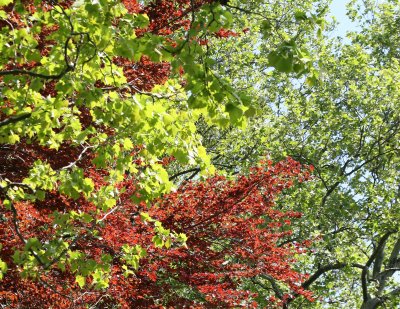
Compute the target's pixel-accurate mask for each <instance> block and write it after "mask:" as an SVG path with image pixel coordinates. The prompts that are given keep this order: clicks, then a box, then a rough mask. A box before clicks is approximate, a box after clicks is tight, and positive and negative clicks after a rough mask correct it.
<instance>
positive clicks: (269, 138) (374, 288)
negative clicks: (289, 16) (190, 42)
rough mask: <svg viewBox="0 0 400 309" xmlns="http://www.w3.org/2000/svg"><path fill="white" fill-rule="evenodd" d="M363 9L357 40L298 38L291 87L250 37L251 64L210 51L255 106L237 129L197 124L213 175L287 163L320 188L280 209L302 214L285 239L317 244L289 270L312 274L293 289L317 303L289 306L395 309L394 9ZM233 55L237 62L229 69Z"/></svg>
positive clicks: (222, 45)
mask: <svg viewBox="0 0 400 309" xmlns="http://www.w3.org/2000/svg"><path fill="white" fill-rule="evenodd" d="M374 4H375V2H374ZM365 9H366V12H362V11H361V10H362V9H360V11H359V12H361V13H359V15H355V16H358V17H359V18H360V19H361V20H364V22H363V29H362V31H361V32H360V33H353V34H351V36H350V39H352V41H351V42H350V43H347V44H346V43H343V42H341V40H339V39H335V38H333V39H332V38H328V37H324V36H323V37H320V39H319V40H315V38H313V37H311V36H305V37H303V38H301V39H302V40H300V41H299V42H298V44H303V45H304V48H306V49H307V50H308V51H309V54H310V55H311V59H312V62H313V63H314V64H315V65H313V67H311V69H310V70H309V73H308V74H307V75H306V76H303V77H301V78H298V76H297V75H296V74H293V73H296V72H291V73H289V74H288V73H286V74H282V72H279V70H275V71H272V70H271V69H270V68H269V67H268V62H269V61H270V59H268V57H267V55H268V53H267V52H266V51H268V50H269V49H270V47H269V44H270V42H269V41H268V39H267V40H265V41H264V40H263V41H261V42H260V41H259V32H258V31H257V29H252V30H253V31H250V32H249V34H248V36H251V38H240V39H239V40H238V41H239V43H240V44H242V47H243V48H242V50H243V49H244V50H246V48H247V49H248V48H249V46H257V52H256V53H252V54H250V53H242V52H241V51H240V49H235V47H234V46H235V45H234V44H235V43H232V42H230V43H226V42H217V43H216V44H217V45H218V48H215V51H214V52H215V53H216V54H217V57H219V58H220V59H221V60H220V61H219V63H223V65H221V66H215V67H214V69H216V70H218V73H219V74H220V75H221V76H229V78H231V80H233V81H234V83H235V84H236V83H237V85H238V86H237V88H239V89H240V88H243V89H250V90H251V91H252V93H253V94H252V95H253V97H255V98H257V99H258V104H259V106H258V108H256V110H257V111H256V113H257V115H258V118H256V119H254V121H252V122H250V123H249V124H248V128H247V129H246V130H243V129H242V130H241V129H236V128H229V129H228V130H224V131H221V130H220V129H219V128H217V127H207V126H206V125H203V124H201V126H200V130H199V131H200V132H201V133H202V134H203V135H204V137H205V140H206V141H209V143H207V144H205V146H206V147H207V149H208V150H209V151H210V152H211V153H213V154H214V160H213V162H214V164H215V165H216V166H222V167H223V168H224V169H225V170H226V171H227V172H231V173H237V172H239V171H243V170H245V169H246V168H247V167H248V166H251V164H253V162H254V161H256V160H257V159H258V158H259V156H260V155H262V154H265V153H269V155H270V157H271V158H273V159H274V160H277V159H279V158H282V157H285V156H287V155H290V156H292V157H293V158H295V159H296V160H298V161H300V162H302V163H306V164H312V165H313V166H315V171H316V173H315V175H316V177H317V179H318V181H314V182H311V183H308V184H307V186H309V187H308V188H307V189H297V190H295V191H292V192H290V194H287V195H284V196H282V197H281V198H280V200H279V201H278V203H279V204H280V205H282V206H283V207H287V209H291V210H296V211H299V212H302V213H303V214H304V217H303V218H305V219H304V221H301V223H300V224H299V225H298V226H297V225H296V223H294V224H293V225H292V227H293V229H294V234H293V239H296V240H298V241H301V240H302V239H310V238H312V239H313V238H321V239H320V240H319V241H315V242H313V252H312V254H310V255H309V257H308V258H307V259H304V260H302V261H301V263H302V265H301V266H299V267H300V269H303V271H307V272H308V273H310V274H311V276H310V278H309V279H308V280H307V281H305V282H304V283H303V286H304V287H307V288H310V289H311V290H312V291H313V292H314V293H315V294H314V295H315V297H316V299H317V300H318V301H317V302H316V303H312V304H308V303H307V302H303V300H299V299H296V300H291V301H290V304H289V307H290V306H291V305H293V306H294V307H296V306H301V307H304V308H306V307H311V308H326V307H332V308H337V307H354V308H356V307H362V308H377V307H378V306H383V305H386V306H387V307H396V306H397V305H398V299H399V298H398V295H399V291H400V290H399V282H398V280H397V278H396V273H398V270H399V269H398V262H399V225H398V219H397V218H399V216H400V214H399V209H400V208H399V199H398V197H399V195H398V194H399V188H398V179H399V174H398V168H397V167H398V163H399V145H398V140H399V114H398V110H399V100H398V87H399V84H398V80H399V66H398V65H399V63H398V46H397V45H396V44H397V41H396V40H395V39H393V38H394V37H395V36H396V33H397V32H396V30H397V29H398V28H395V27H393V25H395V24H396V22H397V19H398V3H397V1H387V2H385V3H380V4H379V5H378V6H374V5H373V4H372V1H371V2H366V8H365ZM350 12H351V13H352V14H353V13H354V14H356V13H357V10H351V11H350ZM370 17H372V18H370ZM245 18H246V16H244V17H243V19H245ZM309 18H312V15H310V14H308V15H306V18H304V21H305V20H307V19H309ZM364 18H366V19H367V20H365V19H364ZM243 22H245V21H243ZM331 27H332V26H331V25H327V29H330V28H331ZM251 34H253V35H251ZM255 42H257V43H255ZM263 51H264V52H263ZM232 53H236V54H235V58H237V59H240V60H239V61H238V62H235V63H232V62H229V59H230V58H232ZM239 63H240V64H239ZM250 71H254V72H255V73H254V74H250ZM258 72H261V73H259V74H258ZM243 76H245V78H243ZM266 287H267V288H272V284H270V283H268V282H267V286H266ZM259 288H260V287H259ZM260 290H262V288H260Z"/></svg>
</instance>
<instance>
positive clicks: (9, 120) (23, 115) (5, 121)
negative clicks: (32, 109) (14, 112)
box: [0, 113, 32, 127]
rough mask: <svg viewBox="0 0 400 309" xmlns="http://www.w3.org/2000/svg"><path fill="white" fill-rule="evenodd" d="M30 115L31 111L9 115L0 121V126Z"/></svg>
mask: <svg viewBox="0 0 400 309" xmlns="http://www.w3.org/2000/svg"><path fill="white" fill-rule="evenodd" d="M31 115H32V114H31V113H26V114H21V115H18V116H14V117H10V118H7V119H4V120H2V121H0V127H3V126H6V125H8V124H10V123H16V122H18V121H21V120H24V119H26V118H29V117H31Z"/></svg>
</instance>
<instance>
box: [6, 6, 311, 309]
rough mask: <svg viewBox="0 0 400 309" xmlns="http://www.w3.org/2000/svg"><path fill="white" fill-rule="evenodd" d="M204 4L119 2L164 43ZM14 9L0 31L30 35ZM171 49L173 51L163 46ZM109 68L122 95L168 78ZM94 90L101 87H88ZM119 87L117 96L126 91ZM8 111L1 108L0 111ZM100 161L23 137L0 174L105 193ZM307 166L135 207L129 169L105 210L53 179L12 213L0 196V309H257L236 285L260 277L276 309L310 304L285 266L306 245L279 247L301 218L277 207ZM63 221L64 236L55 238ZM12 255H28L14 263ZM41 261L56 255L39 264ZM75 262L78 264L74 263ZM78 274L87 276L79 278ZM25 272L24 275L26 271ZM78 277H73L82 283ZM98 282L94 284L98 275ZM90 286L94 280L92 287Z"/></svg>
mask: <svg viewBox="0 0 400 309" xmlns="http://www.w3.org/2000/svg"><path fill="white" fill-rule="evenodd" d="M211 2H212V1H207V0H206V1H194V0H190V1H189V0H180V1H167V0H162V1H154V2H152V3H151V4H149V5H147V6H143V5H141V4H139V3H138V2H136V1H133V0H131V1H123V3H124V5H125V7H126V8H127V9H128V11H129V12H130V13H140V14H147V16H148V17H149V24H148V25H147V26H146V27H145V28H140V27H139V29H136V30H135V31H136V35H137V36H138V37H140V36H145V35H146V33H151V34H154V35H159V36H168V35H170V34H171V33H174V32H175V31H177V30H178V29H186V30H187V29H189V28H190V20H189V19H188V15H190V14H191V12H193V11H194V10H196V9H198V8H200V7H201V6H202V5H204V4H208V3H211ZM71 4H72V1H64V2H60V3H58V4H57V5H59V6H60V7H64V8H68V7H70V6H71ZM13 5H14V4H13V3H12V4H9V5H7V6H5V7H4V8H3V9H4V11H5V12H7V14H8V17H7V20H6V21H5V20H1V21H0V23H1V24H0V27H1V28H4V27H6V28H7V27H9V29H18V28H21V29H22V28H24V27H26V26H28V27H29V22H28V21H27V20H26V19H22V18H21V16H20V15H19V13H18V12H17V11H16V10H14V7H13ZM22 5H23V6H24V7H25V8H26V9H28V11H29V12H30V14H31V15H33V14H34V13H35V12H36V11H38V10H40V11H47V10H52V9H53V6H54V5H56V3H55V2H52V1H43V2H35V3H33V2H32V1H23V2H22ZM57 28H58V27H57V25H54V26H52V27H48V28H46V27H43V28H42V29H41V32H40V34H38V35H37V38H36V40H37V41H38V46H37V49H38V51H39V52H40V55H41V56H42V57H44V56H46V55H47V54H48V53H49V51H50V50H51V48H52V46H53V44H54V42H53V41H52V39H51V34H52V33H53V32H55V31H57ZM236 35H237V34H236V33H235V32H233V31H231V30H228V29H217V31H215V33H214V36H215V37H217V38H225V37H228V36H233V37H234V36H236ZM199 40H200V39H199ZM199 42H200V44H204V41H199ZM67 43H68V41H67ZM170 44H171V46H172V47H174V46H175V45H176V44H175V43H174V42H173V41H172V40H171V42H170ZM67 45H68V44H66V46H67ZM66 56H68V54H67V53H66ZM66 58H68V57H66ZM65 60H67V59H65ZM111 61H112V63H113V65H115V66H118V67H121V68H123V73H124V75H125V76H124V77H125V78H126V81H127V82H128V83H129V84H130V86H131V87H130V88H129V91H130V92H131V93H135V92H141V91H150V90H151V89H152V88H153V87H154V86H155V85H159V84H163V83H165V82H166V81H167V80H168V78H169V76H170V75H171V67H170V64H169V63H168V62H162V61H161V62H157V63H155V62H152V61H151V60H150V58H149V57H147V56H146V55H143V56H142V57H141V58H140V59H139V60H137V61H134V60H132V59H127V58H124V57H121V56H119V57H117V56H116V57H114V58H113V59H111ZM38 66H40V63H39V62H38V61H34V60H32V61H30V62H22V63H17V62H12V61H10V63H8V64H7V65H6V66H5V68H4V69H5V70H10V71H12V70H17V71H18V70H24V72H26V71H29V70H31V69H35V68H37V67H38ZM69 70H72V68H70V67H69ZM180 73H181V74H182V68H180ZM7 74H8V73H7ZM23 74H25V73H23ZM28 75H29V74H28ZM39 77H40V76H39ZM55 77H57V76H55ZM59 77H60V78H61V77H62V75H60V76H59ZM54 79H57V78H54ZM55 85H56V81H55V80H51V78H49V80H47V81H46V82H45V83H44V86H43V87H42V88H41V89H40V94H41V95H42V96H43V97H45V96H49V97H56V96H57V95H58V94H57V89H56V87H55ZM96 87H98V88H104V87H107V85H105V84H104V83H103V82H102V81H97V82H96ZM116 91H118V92H119V94H120V95H121V96H123V95H125V92H126V91H127V88H123V89H116ZM70 100H72V99H71V98H70ZM7 104H9V103H7V101H5V104H4V106H2V108H3V107H4V108H5V107H7ZM0 117H1V118H0V119H1V120H2V121H3V120H4V119H7V115H5V114H3V113H2V112H0ZM21 119H22V118H21ZM79 121H80V124H81V125H82V128H83V129H85V128H86V127H89V126H93V127H94V128H96V129H97V130H99V131H101V132H103V133H106V134H107V135H108V136H110V137H112V136H113V135H114V134H115V132H114V130H113V129H112V127H106V126H102V125H101V124H97V123H94V122H93V119H92V114H91V113H90V111H89V110H88V109H87V107H85V106H79ZM62 129H63V128H55V129H54V130H55V131H57V130H59V131H60V130H62ZM142 148H143V146H136V148H134V149H133V150H132V151H131V156H132V157H133V160H137V162H136V163H137V166H140V168H142V169H144V168H145V167H146V164H147V163H143V162H142V161H141V159H140V158H139V155H138V154H139V152H140V150H141V149H142ZM83 154H84V155H83ZM97 157H98V153H96V152H95V151H92V149H89V150H88V149H85V148H84V146H77V145H76V144H73V143H71V142H70V141H68V140H66V141H63V142H62V143H61V146H60V147H58V149H50V148H46V147H45V146H43V145H39V143H38V142H36V141H35V140H34V139H28V138H22V139H21V140H20V141H19V143H16V144H14V145H11V144H10V145H7V144H4V145H1V147H0V175H1V177H2V179H4V180H5V183H6V186H5V187H4V188H8V187H12V186H16V187H22V188H26V187H29V186H28V185H26V184H25V185H24V184H23V180H24V178H26V177H28V175H29V173H30V170H31V169H32V166H33V165H34V164H35V162H38V160H40V162H46V164H49V166H50V167H51V169H52V170H53V171H60V170H63V169H64V168H66V167H68V166H69V165H71V166H74V167H76V168H79V169H80V171H82V173H83V174H82V177H85V179H91V182H92V183H93V186H94V188H93V189H94V191H96V190H101V189H102V188H103V187H105V186H106V185H107V182H108V179H107V177H108V176H109V170H108V169H106V168H99V167H98V166H96V164H94V163H93V160H95V159H96V158H97ZM171 160H174V158H173V157H172V156H165V157H164V159H163V160H162V161H160V162H159V163H160V164H161V165H164V166H166V165H168V163H169V162H170V161H171ZM309 170H310V169H309V167H306V166H301V165H300V164H299V163H298V162H296V161H294V160H292V159H291V158H288V159H287V160H285V161H282V162H279V163H277V164H275V165H274V164H272V163H271V162H270V161H265V162H261V163H260V165H259V166H258V167H255V168H253V169H252V170H251V171H250V173H249V174H248V175H242V176H238V177H236V178H232V179H229V178H226V177H224V176H213V177H210V178H208V179H206V180H204V181H200V180H198V181H193V182H185V183H183V184H182V185H180V186H179V188H178V189H177V190H176V191H173V192H171V193H167V194H164V195H162V196H161V197H160V198H158V199H156V200H154V201H152V202H151V203H145V202H143V201H140V195H141V193H140V192H141V191H140V186H139V182H140V181H139V180H138V179H137V178H136V177H135V175H129V173H126V174H125V175H124V176H123V178H124V179H123V180H122V181H119V182H118V183H117V184H116V185H115V186H116V189H118V196H115V200H116V201H117V203H116V205H114V206H113V207H111V210H110V209H108V211H103V212H102V211H98V209H96V205H94V203H92V202H91V201H90V200H89V199H88V198H87V196H84V194H83V193H82V192H80V193H79V194H78V196H77V197H76V198H71V197H69V196H67V195H66V194H63V193H62V190H61V191H60V190H59V188H58V187H57V186H60V182H57V183H56V185H55V186H54V187H53V188H52V189H49V190H47V191H46V192H45V195H44V196H42V197H41V198H38V197H35V198H32V199H31V200H29V199H25V200H24V199H22V200H15V201H13V202H12V206H10V205H9V204H10V202H8V203H9V204H8V207H6V205H3V201H4V200H6V199H8V198H9V196H8V195H7V194H8V193H7V192H6V190H4V191H3V188H2V191H0V201H1V204H2V205H1V208H0V242H1V245H2V248H1V250H0V259H1V260H0V261H2V262H4V263H6V264H7V268H8V269H7V271H6V272H5V274H4V277H3V279H2V281H1V285H0V304H1V305H4V306H7V307H9V308H84V307H86V306H94V307H98V308H112V307H122V308H158V307H163V306H165V307H192V308H202V307H227V308H230V307H238V306H244V307H257V303H256V302H255V298H256V297H257V295H256V294H255V293H253V292H251V291H250V289H248V288H245V283H246V280H252V279H253V278H256V277H258V276H260V275H267V276H269V277H271V278H272V279H273V280H275V281H276V282H279V283H280V284H282V286H284V287H285V288H283V290H284V291H287V294H285V295H283V296H282V297H281V298H282V301H283V302H284V301H285V300H286V299H289V298H290V297H291V296H290V295H291V294H296V295H303V296H305V297H307V298H308V299H309V300H312V295H311V294H310V292H308V291H304V290H303V289H302V288H300V285H301V282H303V281H304V280H305V278H306V276H305V275H302V274H300V273H298V272H296V271H295V270H294V269H293V268H292V266H291V265H292V264H293V263H294V262H295V260H294V258H293V256H294V255H295V254H297V253H302V252H303V250H304V244H298V243H291V242H287V241H285V240H287V239H288V236H290V235H291V231H290V222H291V220H293V219H297V218H300V217H301V214H300V213H296V212H282V211H280V210H279V209H276V208H275V205H274V200H275V198H276V197H277V196H278V195H279V194H280V193H281V192H282V190H284V189H287V188H290V187H291V186H292V185H293V183H295V182H303V181H306V180H308V179H310V174H309ZM91 182H89V184H90V183H91ZM29 190H32V189H29V188H28V189H27V191H28V192H29ZM72 213H74V214H75V216H79V215H80V214H88V216H86V217H83V219H82V218H81V217H79V218H80V219H79V220H78V219H76V218H72V217H71V216H72V215H70V214H72ZM67 214H69V215H67ZM89 214H90V215H89ZM64 215H65V216H64ZM56 217H57V218H58V219H57V220H58V221H57V220H55V218H56ZM71 218H72V219H71ZM75 219H76V220H75ZM63 220H65V222H64V221H63ZM67 221H68V224H67V223H66V222H67ZM57 222H58V223H57ZM63 224H65V226H67V227H68V229H70V232H71V234H68V233H66V232H65V231H63V232H62V233H61V232H60V226H62V225H63ZM65 229H67V228H65ZM157 229H158V234H157V233H155V230H157ZM171 233H174V235H180V236H179V237H181V238H184V239H187V241H186V243H185V245H182V244H179V243H177V242H174V241H173V240H172V239H171V237H170V234H171ZM27 240H29V241H27ZM53 243H54V244H55V245H54V246H53V245H52V244H53ZM49 244H50V245H49ZM57 244H63V245H64V246H66V250H60V251H61V253H57V252H56V253H54V254H53V255H52V253H51V252H50V253H48V252H43V251H45V250H43V248H52V249H54V250H56V249H57V250H58V249H59V248H58V247H57V246H58V245H57ZM46 245H49V246H48V247H46ZM35 246H36V247H35ZM124 246H129V248H139V249H137V250H138V252H136V253H137V255H138V256H140V260H139V261H136V260H134V259H133V260H132V262H131V264H129V265H127V263H126V257H125V256H124V255H123V254H122V252H123V250H124V248H126V247H124ZM32 248H33V249H32ZM19 250H20V251H19ZM35 250H36V251H35ZM135 250H136V249H135ZM18 252H19V253H18ZM21 252H22V253H21ZM35 252H36V253H35ZM30 253H31V255H30ZM34 253H35V254H34ZM18 254H25V255H24V257H23V258H21V257H18V256H17V257H16V255H18ZM46 254H49V256H53V258H52V259H51V260H49V261H46V260H44V258H45V256H46ZM82 254H84V257H82V256H83V255H82ZM54 256H55V257H54ZM73 256H75V257H73ZM67 258H68V259H69V260H68V261H69V262H68V263H66V261H67ZM20 259H22V260H24V267H21V265H17V264H18V263H16V260H20ZM29 259H31V263H30V262H29ZM74 259H75V260H80V262H81V264H76V265H75V264H74V263H75V262H74ZM64 262H65V263H64ZM93 265H94V266H93ZM98 265H100V266H98ZM95 266H96V267H97V268H96V267H95ZM84 267H86V268H90V269H92V268H93V269H96V270H94V271H93V273H92V274H91V275H87V274H86V275H84V274H85V270H84V269H83V268H84ZM25 268H27V269H29V273H25V270H23V269H25ZM97 271H99V272H97ZM77 273H79V274H81V275H79V276H78V277H79V279H78V277H77ZM96 275H98V276H100V277H101V278H100V279H101V280H100V279H95V278H96V277H95V276H96ZM104 276H105V277H104ZM82 280H83V281H82ZM96 280H97V283H99V282H100V283H101V284H100V285H99V284H97V285H96V284H94V283H95V281H96ZM92 283H93V284H92ZM271 295H272V293H271ZM281 305H282V302H280V301H276V300H275V298H274V297H271V299H270V306H271V307H274V306H281Z"/></svg>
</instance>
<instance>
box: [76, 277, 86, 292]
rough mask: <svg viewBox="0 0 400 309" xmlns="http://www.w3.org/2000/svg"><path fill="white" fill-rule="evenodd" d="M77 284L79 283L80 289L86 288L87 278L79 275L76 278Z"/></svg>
mask: <svg viewBox="0 0 400 309" xmlns="http://www.w3.org/2000/svg"><path fill="white" fill-rule="evenodd" d="M75 282H76V283H78V285H79V287H80V288H81V289H82V288H83V287H84V286H85V283H86V278H85V277H83V276H81V275H77V276H76V277H75Z"/></svg>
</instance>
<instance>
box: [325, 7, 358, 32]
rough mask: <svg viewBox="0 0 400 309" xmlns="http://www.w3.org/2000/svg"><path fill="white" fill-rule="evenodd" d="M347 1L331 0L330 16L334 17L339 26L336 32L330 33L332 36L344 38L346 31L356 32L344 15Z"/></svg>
mask: <svg viewBox="0 0 400 309" xmlns="http://www.w3.org/2000/svg"><path fill="white" fill-rule="evenodd" d="M348 2H349V1H347V0H333V1H332V4H331V15H332V16H335V18H336V20H337V21H338V23H339V25H338V26H337V29H336V31H334V32H333V33H332V35H333V36H341V37H345V36H346V32H347V31H349V30H350V31H353V30H356V24H355V23H352V22H351V21H350V19H349V18H348V17H347V15H346V4H347V3H348Z"/></svg>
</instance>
